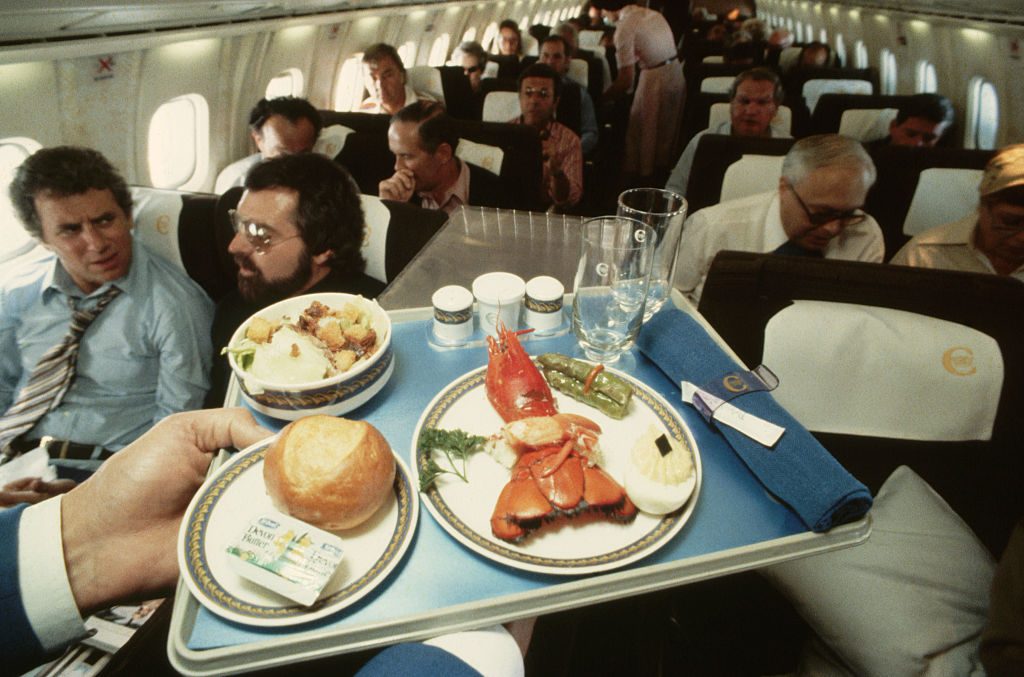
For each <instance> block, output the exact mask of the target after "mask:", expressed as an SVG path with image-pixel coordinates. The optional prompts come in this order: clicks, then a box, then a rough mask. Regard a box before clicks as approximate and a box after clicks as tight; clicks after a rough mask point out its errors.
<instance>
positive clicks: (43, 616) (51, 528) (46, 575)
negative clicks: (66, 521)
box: [18, 496, 86, 652]
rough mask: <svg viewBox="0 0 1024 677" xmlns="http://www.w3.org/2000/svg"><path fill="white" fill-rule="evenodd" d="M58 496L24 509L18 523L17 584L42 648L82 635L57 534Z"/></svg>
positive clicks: (60, 645) (52, 647) (51, 648)
mask: <svg viewBox="0 0 1024 677" xmlns="http://www.w3.org/2000/svg"><path fill="white" fill-rule="evenodd" d="M60 505H61V497H60V496H56V497H54V498H51V499H48V500H46V501H43V502H42V503H38V504H36V505H33V506H29V507H28V508H26V509H25V512H24V513H22V515H21V522H20V523H19V525H18V579H19V580H18V585H19V587H20V589H21V601H22V604H23V605H24V606H25V614H26V615H27V616H28V621H29V623H31V625H32V630H33V632H35V634H36V637H38V638H39V642H40V644H42V645H43V649H45V650H46V651H48V652H49V651H55V650H57V649H61V648H63V647H64V646H66V645H68V644H70V643H71V642H74V641H75V640H78V639H81V638H82V637H85V635H86V628H85V623H84V622H83V620H82V616H81V614H80V613H79V612H78V607H77V606H76V605H75V598H74V595H72V594H71V583H70V582H69V581H68V572H67V568H66V567H65V565H64V542H63V539H62V538H61V522H60Z"/></svg>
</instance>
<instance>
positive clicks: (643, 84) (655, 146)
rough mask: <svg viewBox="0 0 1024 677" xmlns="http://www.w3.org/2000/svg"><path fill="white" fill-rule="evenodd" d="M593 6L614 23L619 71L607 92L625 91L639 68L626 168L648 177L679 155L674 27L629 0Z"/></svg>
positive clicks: (679, 72)
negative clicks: (677, 146)
mask: <svg viewBox="0 0 1024 677" xmlns="http://www.w3.org/2000/svg"><path fill="white" fill-rule="evenodd" d="M593 5H594V6H595V7H599V8H600V9H601V10H602V11H603V13H604V16H605V18H607V19H608V20H610V21H611V22H612V23H614V24H615V54H616V59H617V60H618V65H619V74H618V77H617V78H616V79H615V82H614V83H612V86H611V87H610V88H609V89H608V91H606V92H605V94H606V95H608V96H612V97H620V96H624V95H626V94H627V93H628V92H629V91H630V89H632V87H633V80H634V77H635V75H636V69H638V68H639V69H640V79H639V81H638V83H637V86H636V92H635V94H634V96H633V105H632V107H631V108H630V112H629V126H628V128H627V131H626V150H625V163H624V168H625V171H626V173H627V174H628V175H632V176H631V178H633V179H636V178H639V179H646V178H648V177H652V176H654V175H655V173H656V172H662V171H665V170H668V169H669V168H671V166H672V163H673V161H674V160H675V159H676V156H677V155H678V153H677V152H676V143H677V139H678V132H679V123H680V118H681V117H682V111H683V97H684V95H685V88H684V81H683V69H682V65H681V64H680V63H679V59H678V57H677V55H676V45H675V40H674V38H673V37H672V29H671V28H670V27H669V25H668V22H667V21H666V20H665V17H664V16H662V15H661V13H659V12H655V11H654V10H650V9H647V8H646V7H639V6H637V5H634V4H632V3H631V2H630V1H629V0H593ZM659 185H660V184H659Z"/></svg>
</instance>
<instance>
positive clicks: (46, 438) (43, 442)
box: [38, 435, 70, 459]
mask: <svg viewBox="0 0 1024 677" xmlns="http://www.w3.org/2000/svg"><path fill="white" fill-rule="evenodd" d="M55 443H59V446H58V447H56V449H53V448H51V447H53V446H54V444H55ZM68 444H70V442H69V441H68V440H56V439H54V438H53V437H51V436H50V435H43V436H42V437H41V438H40V440H39V447H38V448H40V449H45V450H46V453H47V454H48V455H49V456H50V458H65V459H66V458H67V456H68ZM55 451H56V452H57V453H56V455H55V454H54V452H55Z"/></svg>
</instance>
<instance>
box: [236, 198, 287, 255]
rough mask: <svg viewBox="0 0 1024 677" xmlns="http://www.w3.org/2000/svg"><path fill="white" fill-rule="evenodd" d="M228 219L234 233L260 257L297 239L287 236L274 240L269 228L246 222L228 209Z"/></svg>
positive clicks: (253, 222)
mask: <svg viewBox="0 0 1024 677" xmlns="http://www.w3.org/2000/svg"><path fill="white" fill-rule="evenodd" d="M228 219H230V221H231V227H232V228H234V230H235V233H236V234H238V235H241V236H242V237H244V238H245V240H246V242H248V243H249V246H250V247H252V248H253V250H254V251H255V252H256V253H257V254H260V255H263V254H266V253H267V251H269V250H270V248H271V247H276V246H277V245H279V244H281V243H282V242H287V241H288V240H294V239H295V238H297V237H299V235H298V234H296V235H289V236H288V237H280V238H275V237H274V235H272V234H271V232H270V230H271V228H270V226H266V225H263V224H262V223H256V222H255V221H246V220H245V219H243V218H242V216H241V214H239V213H238V210H235V209H229V210H228Z"/></svg>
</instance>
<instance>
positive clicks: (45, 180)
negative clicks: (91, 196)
mask: <svg viewBox="0 0 1024 677" xmlns="http://www.w3.org/2000/svg"><path fill="white" fill-rule="evenodd" d="M90 190H109V191H110V192H111V194H112V195H113V196H114V201H115V202H116V203H117V206H118V207H120V208H121V211H123V212H124V214H125V216H126V217H128V218H129V219H130V218H131V216H132V196H131V193H130V192H129V191H128V184H127V183H125V180H124V178H123V177H122V176H121V175H120V174H119V173H118V171H117V170H116V169H114V165H112V164H110V161H109V160H107V158H105V157H103V155H102V154H101V153H100V152H99V151H96V150H93V149H92V148H81V147H78V146H57V147H55V148H43V149H42V150H39V151H36V152H35V153H34V154H33V155H32V156H31V157H29V158H28V159H27V160H25V161H24V162H23V163H21V166H20V167H18V170H17V171H16V172H15V173H14V180H12V181H11V185H10V187H9V188H8V192H9V194H10V196H11V202H12V203H13V204H14V208H15V210H16V211H17V212H18V217H19V218H20V219H21V222H22V223H23V224H24V225H25V230H26V231H28V233H29V234H30V235H32V237H34V238H36V239H38V240H42V239H43V225H42V223H41V222H40V221H39V214H38V213H37V212H36V196H37V195H40V194H49V195H54V196H57V197H67V196H69V195H80V194H82V193H85V192H87V191H90Z"/></svg>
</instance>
